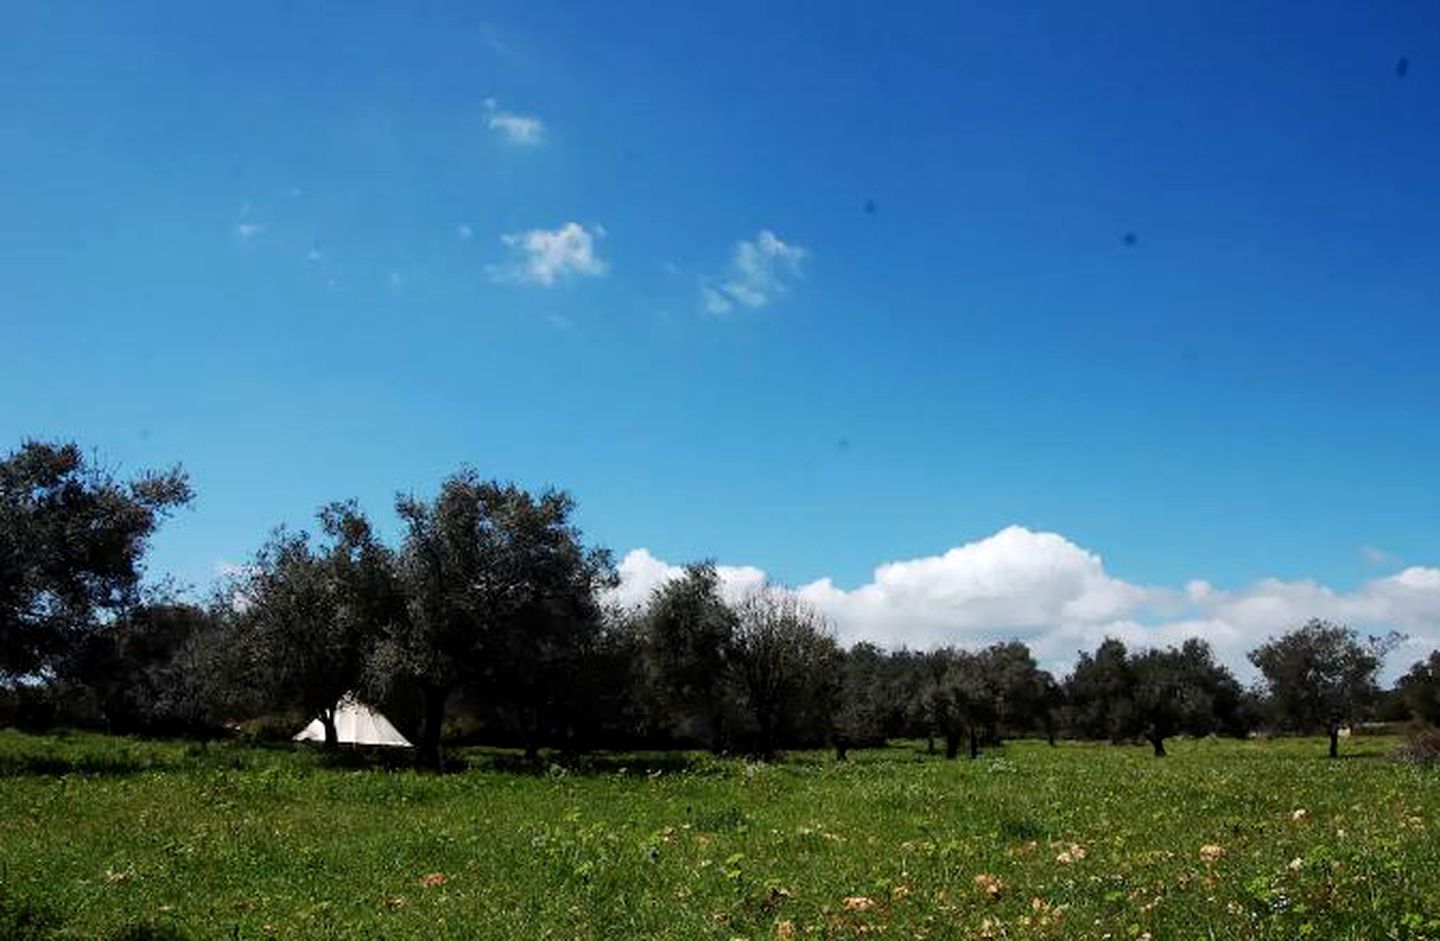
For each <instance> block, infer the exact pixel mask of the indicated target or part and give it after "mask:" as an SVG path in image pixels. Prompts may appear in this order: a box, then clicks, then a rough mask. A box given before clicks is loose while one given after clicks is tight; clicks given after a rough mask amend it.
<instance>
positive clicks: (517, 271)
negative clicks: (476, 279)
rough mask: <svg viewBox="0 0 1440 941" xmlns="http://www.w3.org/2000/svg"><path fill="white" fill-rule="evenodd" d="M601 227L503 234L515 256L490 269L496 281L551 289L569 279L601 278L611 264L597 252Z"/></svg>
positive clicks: (570, 225) (570, 226)
mask: <svg viewBox="0 0 1440 941" xmlns="http://www.w3.org/2000/svg"><path fill="white" fill-rule="evenodd" d="M604 235H605V230H604V229H603V228H601V227H600V226H594V227H593V228H588V229H587V228H586V227H585V226H583V225H581V224H580V223H578V222H567V223H565V224H564V225H562V226H560V227H559V228H558V229H531V230H529V231H528V232H513V233H511V234H509V235H502V236H501V237H500V241H501V242H502V243H504V244H505V246H506V247H508V248H509V249H510V251H511V253H512V255H513V257H512V259H511V260H510V262H508V263H507V264H504V265H500V266H497V267H492V268H491V276H492V277H494V278H495V280H497V281H512V282H519V283H522V284H539V285H542V286H544V287H549V286H550V285H552V284H554V283H555V282H557V281H560V280H561V279H564V278H570V277H591V278H594V277H600V276H601V275H603V274H605V273H606V272H607V271H608V270H609V267H610V266H609V265H608V264H606V262H605V260H604V259H602V258H601V257H600V256H599V255H598V254H596V252H595V242H596V240H597V239H599V238H603V237H604Z"/></svg>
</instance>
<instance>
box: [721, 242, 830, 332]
mask: <svg viewBox="0 0 1440 941" xmlns="http://www.w3.org/2000/svg"><path fill="white" fill-rule="evenodd" d="M809 254H810V253H809V250H807V249H805V248H803V247H801V246H799V245H792V244H790V243H787V242H785V241H784V240H783V239H781V238H780V237H779V236H778V235H776V234H775V233H774V232H772V231H770V230H769V229H761V230H760V233H759V234H758V235H756V236H755V238H753V239H741V240H740V241H738V242H736V243H735V247H734V248H733V249H732V250H731V254H730V270H729V271H728V272H727V273H726V274H725V275H724V277H721V278H714V279H707V280H703V281H701V283H700V300H701V304H702V305H703V306H704V308H705V311H706V312H707V313H711V314H725V313H729V312H730V311H731V310H733V309H735V307H736V306H740V307H749V308H751V309H756V308H760V307H764V306H765V305H766V304H769V303H770V302H771V301H773V300H775V299H776V298H777V297H779V296H780V295H782V294H784V293H785V292H786V291H788V290H789V289H790V285H791V284H793V283H794V282H795V281H796V280H798V279H799V278H800V277H801V272H800V266H801V264H802V263H803V262H804V261H805V259H806V257H808V256H809Z"/></svg>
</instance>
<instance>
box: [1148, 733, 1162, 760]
mask: <svg viewBox="0 0 1440 941" xmlns="http://www.w3.org/2000/svg"><path fill="white" fill-rule="evenodd" d="M1150 744H1151V745H1152V746H1154V748H1155V757H1156V758H1164V757H1165V739H1164V737H1163V736H1160V735H1152V736H1150Z"/></svg>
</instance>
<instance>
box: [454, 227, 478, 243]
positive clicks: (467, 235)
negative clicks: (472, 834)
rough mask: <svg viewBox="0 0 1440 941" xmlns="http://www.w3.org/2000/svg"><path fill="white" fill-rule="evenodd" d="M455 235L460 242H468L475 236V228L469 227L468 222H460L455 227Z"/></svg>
mask: <svg viewBox="0 0 1440 941" xmlns="http://www.w3.org/2000/svg"><path fill="white" fill-rule="evenodd" d="M455 237H456V238H457V239H459V240H460V241H462V242H468V241H470V240H471V239H473V238H474V237H475V230H474V229H472V228H470V223H468V222H462V223H460V224H459V225H457V226H456V227H455Z"/></svg>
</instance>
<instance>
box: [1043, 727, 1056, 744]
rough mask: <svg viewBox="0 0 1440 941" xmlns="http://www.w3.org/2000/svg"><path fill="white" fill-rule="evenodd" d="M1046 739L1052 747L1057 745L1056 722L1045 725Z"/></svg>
mask: <svg viewBox="0 0 1440 941" xmlns="http://www.w3.org/2000/svg"><path fill="white" fill-rule="evenodd" d="M1045 741H1046V742H1048V743H1049V745H1050V747H1051V748H1054V747H1055V724H1054V723H1050V724H1049V725H1047V726H1045Z"/></svg>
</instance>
